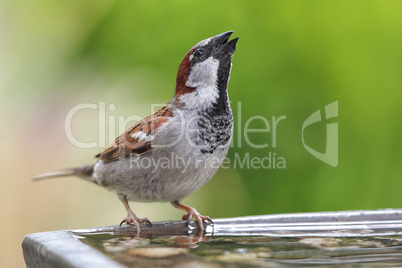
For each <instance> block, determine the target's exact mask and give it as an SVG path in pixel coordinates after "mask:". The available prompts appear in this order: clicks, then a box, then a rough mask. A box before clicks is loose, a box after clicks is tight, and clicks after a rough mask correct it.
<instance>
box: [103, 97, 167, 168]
mask: <svg viewBox="0 0 402 268" xmlns="http://www.w3.org/2000/svg"><path fill="white" fill-rule="evenodd" d="M169 117H172V112H171V106H170V103H168V104H167V105H166V106H164V107H162V108H161V109H160V110H159V111H157V112H156V113H154V114H151V115H150V116H148V117H146V118H144V119H143V120H141V121H140V122H138V123H137V124H136V125H134V126H133V127H131V128H130V129H129V130H127V131H126V132H124V133H123V134H122V135H120V136H119V137H117V138H116V140H115V141H114V142H113V143H112V144H110V145H109V146H108V147H107V148H106V149H105V150H104V151H103V152H102V153H100V154H98V155H97V156H96V157H99V159H100V160H102V161H103V162H113V161H117V160H119V159H121V158H125V157H128V156H130V155H131V154H133V153H136V154H142V153H145V152H147V151H149V150H151V149H152V140H153V135H154V134H155V132H156V131H157V129H158V127H160V126H161V125H162V124H163V123H165V122H166V120H168V119H169Z"/></svg>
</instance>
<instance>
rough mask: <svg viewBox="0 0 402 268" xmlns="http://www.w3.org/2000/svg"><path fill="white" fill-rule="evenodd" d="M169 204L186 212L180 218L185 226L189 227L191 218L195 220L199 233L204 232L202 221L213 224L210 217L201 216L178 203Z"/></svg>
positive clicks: (190, 208)
mask: <svg viewBox="0 0 402 268" xmlns="http://www.w3.org/2000/svg"><path fill="white" fill-rule="evenodd" d="M171 204H172V205H173V206H174V207H175V208H179V209H182V210H184V211H186V212H187V213H186V214H184V215H183V217H182V220H183V221H187V226H188V225H190V223H191V220H192V219H193V218H194V219H195V220H196V222H197V224H198V227H199V228H200V230H201V231H202V230H204V224H203V222H204V221H205V222H210V223H211V224H212V225H213V224H214V223H213V221H212V220H211V218H210V217H208V216H202V215H201V214H200V213H199V212H198V211H197V210H196V209H195V208H192V207H188V206H185V205H182V204H180V203H179V202H178V201H174V202H171Z"/></svg>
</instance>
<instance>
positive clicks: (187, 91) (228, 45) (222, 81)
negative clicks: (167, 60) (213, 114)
mask: <svg viewBox="0 0 402 268" xmlns="http://www.w3.org/2000/svg"><path fill="white" fill-rule="evenodd" d="M232 33H233V31H229V32H225V33H222V34H219V35H217V36H214V37H210V38H208V39H205V40H202V41H201V42H199V43H198V44H196V45H195V46H194V47H193V48H192V49H190V51H189V52H188V53H187V54H186V56H185V57H184V58H183V60H182V62H181V64H180V66H179V70H178V73H177V80H176V92H175V97H174V102H175V103H176V105H177V106H179V107H182V108H184V109H195V108H208V107H209V106H212V105H213V104H214V103H216V102H217V101H218V98H219V97H220V94H224V95H226V96H227V83H228V81H229V76H230V71H231V67H232V55H233V53H234V52H235V49H236V43H237V40H238V37H236V38H234V39H232V40H231V41H229V42H228V40H229V37H230V35H231V34H232Z"/></svg>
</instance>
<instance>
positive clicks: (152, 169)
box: [34, 31, 238, 234]
mask: <svg viewBox="0 0 402 268" xmlns="http://www.w3.org/2000/svg"><path fill="white" fill-rule="evenodd" d="M232 33H233V31H229V32H225V33H222V34H219V35H217V36H214V37H211V38H208V39H205V40H203V41H201V42H199V43H198V44H196V45H195V46H194V47H193V48H192V49H190V51H189V52H188V53H187V54H186V56H185V57H184V59H183V60H182V62H181V63H180V66H179V70H178V73H177V79H176V91H175V94H174V96H173V98H172V99H171V100H170V101H169V102H168V103H167V104H166V105H165V106H164V107H162V108H161V109H160V110H158V111H157V112H155V113H154V114H152V115H150V116H148V117H146V118H144V119H143V120H141V121H140V122H138V123H137V124H136V125H134V126H133V127H131V128H130V129H129V130H127V131H126V132H125V133H123V134H122V135H121V136H119V137H118V138H117V139H116V140H115V142H114V143H112V144H111V145H109V147H107V148H106V149H105V150H104V151H103V152H102V153H100V154H98V155H97V156H96V157H97V158H98V161H97V162H96V163H95V164H92V165H88V166H81V167H75V168H69V169H63V170H59V171H53V172H48V173H45V174H42V175H39V176H37V177H36V178H34V179H36V180H40V179H46V178H51V177H60V176H70V175H75V176H78V177H81V178H83V179H85V180H87V181H91V182H94V183H96V184H98V185H100V186H103V187H105V188H107V189H110V190H114V191H116V193H117V195H118V197H119V199H120V200H121V201H122V202H123V204H124V206H125V208H126V210H127V217H126V218H124V220H123V221H122V222H121V223H120V225H121V224H123V223H127V224H134V225H135V227H136V230H137V234H139V233H140V223H147V224H149V225H151V222H150V221H149V220H148V219H147V218H142V219H141V218H138V217H137V216H136V215H135V214H134V212H133V211H132V210H131V209H130V206H129V204H128V201H129V200H132V201H138V202H170V203H171V204H172V205H173V206H174V207H176V208H179V209H182V210H184V211H186V214H184V215H183V220H187V221H188V223H189V222H190V221H191V220H192V219H193V218H194V219H195V220H196V221H197V223H198V226H199V229H200V230H201V231H202V230H203V229H204V225H203V221H208V222H211V223H212V220H211V219H210V218H209V217H208V216H202V215H201V214H200V213H198V211H197V210H196V209H195V208H192V207H188V206H185V205H183V204H181V203H180V200H181V199H183V198H184V197H186V196H188V195H190V194H191V193H193V192H195V191H196V190H198V189H199V188H200V187H201V186H203V185H204V184H205V183H206V182H207V181H209V179H211V177H212V176H213V175H214V174H215V173H216V172H217V170H218V168H219V165H220V163H221V161H222V160H223V159H224V158H225V157H226V154H227V152H228V149H229V146H230V142H231V138H232V133H233V116H232V110H231V108H230V104H229V98H228V92H227V85H228V81H229V76H230V71H231V67H232V55H233V53H234V52H235V48H236V43H237V40H238V38H234V39H232V40H231V41H229V42H228V39H229V37H230V35H231V34H232Z"/></svg>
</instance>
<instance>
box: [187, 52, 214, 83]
mask: <svg viewBox="0 0 402 268" xmlns="http://www.w3.org/2000/svg"><path fill="white" fill-rule="evenodd" d="M218 67H219V61H218V60H217V59H214V58H213V57H209V58H208V59H206V60H204V61H202V62H197V63H195V64H194V65H193V66H192V67H191V70H190V75H189V76H188V77H187V82H186V86H187V87H192V88H196V87H199V86H212V85H215V84H216V82H217V77H218Z"/></svg>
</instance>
